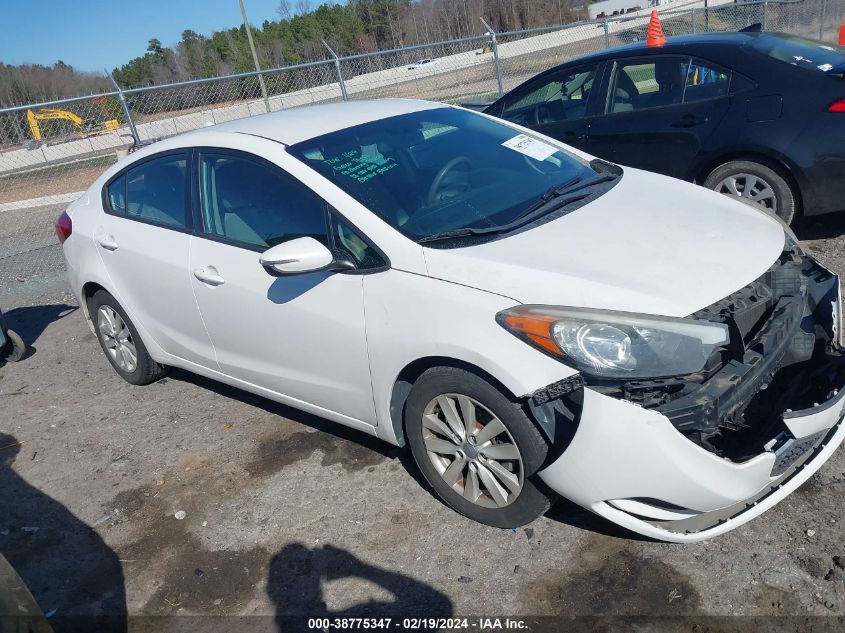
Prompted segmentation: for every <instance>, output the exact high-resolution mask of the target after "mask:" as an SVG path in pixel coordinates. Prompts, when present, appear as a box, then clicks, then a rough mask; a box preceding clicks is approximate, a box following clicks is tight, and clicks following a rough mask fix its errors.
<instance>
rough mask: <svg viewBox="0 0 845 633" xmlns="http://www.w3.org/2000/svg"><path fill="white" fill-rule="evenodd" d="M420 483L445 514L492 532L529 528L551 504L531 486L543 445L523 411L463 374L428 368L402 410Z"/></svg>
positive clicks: (536, 486) (538, 485)
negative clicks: (450, 511)
mask: <svg viewBox="0 0 845 633" xmlns="http://www.w3.org/2000/svg"><path fill="white" fill-rule="evenodd" d="M405 432H406V435H407V437H408V443H409V444H410V445H411V452H412V454H413V456H414V459H415V460H416V462H417V465H418V466H419V468H420V470H421V471H422V473H423V476H424V477H425V478H426V481H428V483H429V484H430V485H431V487H432V488H434V490H435V492H436V493H437V495H438V496H439V497H440V498H441V499H442V500H443V501H444V502H445V503H446V504H447V505H448V506H450V507H451V508H452V509H454V510H455V511H457V512H459V513H461V514H463V515H464V516H466V517H468V518H470V519H472V520H474V521H478V522H479V523H483V524H485V525H491V526H493V527H500V528H512V527H518V526H521V525H525V524H527V523H530V522H531V521H533V520H534V519H536V518H537V517H539V516H541V515H542V514H543V513H544V512H546V510H548V508H549V505H550V499H549V497H548V496H547V495H546V494H545V493H544V492H543V491H542V490H541V488H542V487H543V486H542V484H541V483H539V482H537V481H536V473H537V470H539V468H540V467H541V465H542V464H543V462H544V461H545V459H546V454H547V452H548V444H547V443H546V441H545V439H544V438H543V436H542V435H541V434H540V431H539V430H538V429H537V427H536V426H535V425H534V423H533V422H532V421H531V420H530V419H529V418H528V417H527V416H526V414H525V412H524V411H523V409H522V407H521V406H520V405H519V404H518V403H516V402H513V401H512V400H511V399H509V398H508V397H507V396H505V395H504V394H503V393H502V392H501V391H499V390H498V389H497V388H496V387H494V386H493V385H491V384H490V383H488V382H486V381H485V380H483V379H482V378H480V377H478V376H476V375H475V374H472V373H470V372H468V371H464V370H462V369H457V368H453V367H436V368H433V369H429V370H428V371H426V372H425V373H424V374H423V375H422V376H420V377H419V378H418V379H417V381H416V382H415V383H414V386H413V387H412V389H411V393H410V394H409V396H408V401H407V403H406V406H405Z"/></svg>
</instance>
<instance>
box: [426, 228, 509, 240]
mask: <svg viewBox="0 0 845 633" xmlns="http://www.w3.org/2000/svg"><path fill="white" fill-rule="evenodd" d="M494 233H501V231H500V230H499V227H498V226H490V227H485V228H481V229H472V228H465V229H453V230H451V231H443V232H442V233H435V234H434V235H427V236H425V237H421V238H420V239H418V240H417V244H426V243H427V242H440V241H443V240H451V239H454V238H456V237H469V236H473V235H491V234H494Z"/></svg>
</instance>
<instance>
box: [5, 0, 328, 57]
mask: <svg viewBox="0 0 845 633" xmlns="http://www.w3.org/2000/svg"><path fill="white" fill-rule="evenodd" d="M289 4H290V6H291V7H297V6H299V3H298V2H290V3H289ZM310 4H311V5H312V6H317V5H319V4H321V2H319V1H317V0H311V2H310ZM244 5H245V6H246V12H247V17H248V18H249V21H250V23H251V24H252V25H253V26H261V23H262V22H264V20H278V19H279V14H278V11H277V9H278V7H279V0H244ZM240 24H241V12H240V8H239V6H238V0H131V1H128V2H127V1H126V0H0V61H2V62H4V63H6V64H22V63H33V64H44V65H52V64H53V63H55V62H56V61H58V60H62V61H63V62H65V63H66V64H70V65H71V66H73V67H74V68H77V69H79V70H89V71H95V72H100V73H101V72H102V71H103V68H107V69H108V70H109V71H111V70H112V69H113V68H115V67H119V66H122V65H123V64H125V63H126V62H128V61H129V60H130V59H132V58H133V57H137V56H139V55H143V54H144V53H145V52H146V50H147V42H148V41H149V40H150V39H151V38H154V37H155V38H158V39H159V40H161V43H162V44H164V45H165V46H171V45H173V44H175V43H176V42H178V41H179V40H180V39H181V37H182V31H184V30H185V29H193V30H194V31H196V32H197V33H200V34H201V35H209V34H211V33H212V32H214V31H217V30H221V29H226V28H231V27H233V26H238V25H240Z"/></svg>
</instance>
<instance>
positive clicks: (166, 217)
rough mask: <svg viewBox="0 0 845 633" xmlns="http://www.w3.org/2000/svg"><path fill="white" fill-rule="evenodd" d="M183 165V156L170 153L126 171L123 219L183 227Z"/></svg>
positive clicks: (184, 166)
mask: <svg viewBox="0 0 845 633" xmlns="http://www.w3.org/2000/svg"><path fill="white" fill-rule="evenodd" d="M186 165H187V159H186V156H185V155H184V154H170V155H167V156H162V157H160V158H153V159H152V160H148V161H145V162H143V163H141V164H140V165H138V166H137V167H133V168H132V169H130V170H129V171H128V172H126V217H128V218H136V219H139V220H145V221H147V222H152V223H153V224H160V225H161V226H168V227H174V228H185V227H186V226H187V220H186V217H187V214H186V212H185V168H186ZM109 193H110V194H111V191H110V192H109ZM115 210H116V209H115Z"/></svg>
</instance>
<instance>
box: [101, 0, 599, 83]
mask: <svg viewBox="0 0 845 633" xmlns="http://www.w3.org/2000/svg"><path fill="white" fill-rule="evenodd" d="M308 7H309V3H308V2H307V0H299V2H298V3H297V5H296V6H294V5H293V3H292V2H291V1H290V0H281V2H280V3H279V8H278V13H279V19H278V20H273V21H271V20H265V21H264V22H263V24H261V26H260V27H257V26H256V25H253V39H254V41H255V47H256V50H257V54H258V58H259V63H260V64H261V66H262V67H263V68H277V67H280V66H287V65H290V64H296V63H299V62H303V61H313V60H317V59H324V58H325V57H326V56H327V54H328V52H327V51H326V49H325V47H324V46H323V44H322V43H321V40H323V39H324V40H326V41H327V42H328V43H329V45H331V46H332V48H333V49H334V50H335V51H336V52H337V54H338V55H341V56H343V55H350V54H355V53H366V52H371V51H376V50H384V49H392V48H401V47H403V46H409V45H412V44H420V43H426V42H434V41H438V40H447V39H457V38H462V37H467V36H470V35H480V34H482V33H483V32H484V27H483V25H482V24H481V21H480V19H479V18H481V17H483V18H484V19H485V20H487V22H488V23H489V24H490V25H491V26H492V27H493V28H494V29H495V30H496V31H508V30H515V29H521V28H528V27H532V26H542V25H548V24H559V23H566V22H571V21H573V20H575V19H579V18H581V17H583V16H584V15H585V11H584V8H583V7H584V2H583V1H581V0H348V1H347V3H346V4H322V5H320V6H319V7H317V8H316V9H314V10H309V9H308ZM254 68H255V65H254V62H253V60H252V55H251V52H250V49H249V42H248V39H247V36H246V30H245V29H244V27H243V26H238V27H233V28H230V29H227V30H224V31H216V32H214V33H212V34H211V35H210V36H203V35H200V34H198V33H196V32H195V31H193V30H190V29H189V30H186V31H184V32H183V33H182V39H181V40H180V41H179V42H178V43H176V44H175V45H174V46H172V47H165V46H163V45H162V42H161V41H160V40H159V39H151V40H150V42H149V47H148V48H147V52H146V53H145V54H144V55H142V56H140V57H136V58H135V59H132V60H130V61H129V62H128V63H126V64H124V65H123V66H121V67H120V68H116V69H114V72H113V75H114V77H115V79H116V80H117V81H118V82H119V83H120V84H121V85H125V86H131V87H137V86H144V85H150V84H159V83H169V82H174V81H181V80H186V79H197V78H202V77H214V76H218V75H226V74H230V73H236V72H245V71H249V70H254Z"/></svg>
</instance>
